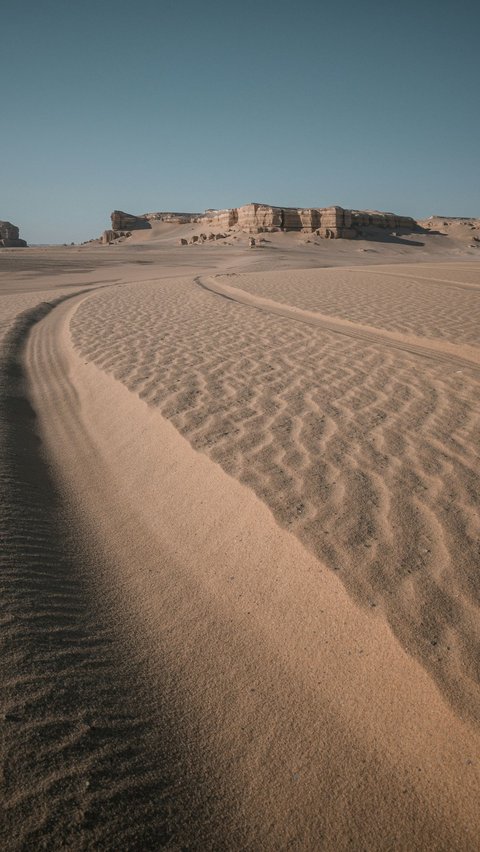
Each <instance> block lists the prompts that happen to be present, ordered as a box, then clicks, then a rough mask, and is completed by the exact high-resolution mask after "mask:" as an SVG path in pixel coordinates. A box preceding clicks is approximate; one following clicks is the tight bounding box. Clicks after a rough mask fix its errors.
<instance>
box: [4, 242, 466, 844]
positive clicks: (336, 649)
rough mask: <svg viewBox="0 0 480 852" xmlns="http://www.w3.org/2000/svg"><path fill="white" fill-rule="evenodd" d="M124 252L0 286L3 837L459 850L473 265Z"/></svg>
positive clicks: (15, 840)
mask: <svg viewBox="0 0 480 852" xmlns="http://www.w3.org/2000/svg"><path fill="white" fill-rule="evenodd" d="M122 251H123V250H122V249H121V248H119V249H118V252H119V254H118V258H119V260H118V261H117V260H115V262H114V263H113V264H110V265H109V264H108V263H106V262H105V263H101V264H100V265H99V266H97V265H95V263H93V260H92V261H91V268H86V266H85V265H84V266H82V263H81V262H80V261H78V269H77V271H76V272H74V271H73V270H72V269H70V271H68V263H67V262H66V268H65V269H64V271H63V273H62V275H60V276H58V278H57V280H56V286H55V289H51V288H50V290H49V291H48V292H45V293H43V292H41V291H38V292H37V293H28V292H27V287H28V281H27V280H26V278H28V274H27V275H26V276H25V272H23V273H22V274H20V273H19V278H18V281H17V282H16V286H17V287H18V288H19V290H20V291H21V290H23V289H24V292H20V294H19V295H18V294H17V295H15V296H9V295H8V296H3V297H2V305H3V312H2V316H3V317H4V320H5V321H4V326H3V332H4V338H3V349H2V353H3V355H2V358H3V360H2V365H3V367H2V374H1V375H2V389H3V399H4V402H5V404H4V406H3V407H2V412H3V415H2V430H3V442H2V446H3V461H2V478H1V484H2V489H3V500H2V508H3V530H4V537H5V538H6V540H7V541H8V548H7V549H6V550H5V552H4V554H3V556H2V559H3V560H4V566H5V570H4V572H3V575H2V576H3V578H4V579H3V582H4V596H3V615H2V620H3V635H4V638H5V645H4V649H5V650H4V654H3V655H2V663H1V667H2V674H3V675H4V680H5V682H6V683H7V691H6V705H5V713H4V720H5V723H6V724H5V730H6V736H5V739H4V742H3V746H2V748H3V761H4V767H5V770H4V775H5V794H6V795H5V801H6V805H7V808H6V817H5V823H4V825H5V834H4V837H5V840H4V846H5V848H8V849H12V850H13V849H21V848H32V847H37V846H41V845H42V844H45V843H46V844H47V848H52V849H57V848H63V847H64V846H65V847H66V848H69V849H83V848H90V847H91V846H93V845H94V846H95V848H99V849H113V848H120V847H121V848H129V849H130V848H131V849H149V848H152V849H157V848H163V847H165V848H168V849H172V850H173V849H180V848H188V849H216V848H226V849H252V850H257V849H271V850H274V849H275V850H276V849H287V848H288V849H298V850H306V849H308V850H310V849H311V850H314V849H315V850H316V849H319V848H322V849H335V850H336V849H348V848H365V849H369V850H370V849H378V850H381V849H382V850H383V849H386V848H392V849H393V848H395V849H410V848H425V849H438V850H440V849H445V850H447V849H449V850H451V849H458V850H467V849H469V850H470V849H472V848H475V846H476V843H477V838H478V834H479V828H480V826H479V824H478V823H479V818H478V808H477V802H478V793H479V786H480V785H479V780H480V778H479V774H478V770H479V763H478V754H479V746H480V732H479V728H478V722H479V713H478V707H479V703H478V699H479V686H478V682H479V673H478V659H479V654H478V652H479V646H480V636H479V629H478V603H479V592H480V589H479V585H478V578H477V571H476V569H477V567H478V550H477V547H478V504H477V500H478V493H479V489H478V474H479V469H478V458H477V450H478V437H479V421H480V412H479V408H478V398H479V396H478V392H479V382H480V376H479V361H480V347H479V345H478V337H477V336H476V333H475V327H476V326H475V323H476V322H477V327H478V297H477V294H476V288H477V285H480V269H479V265H478V264H476V265H473V264H471V263H469V264H461V263H456V264H438V265H436V264H431V263H427V264H421V265H418V264H411V263H410V264H409V265H402V267H401V269H399V267H398V266H395V267H394V266H391V265H390V266H383V267H379V266H375V267H374V268H373V269H371V268H365V267H363V268H362V269H359V268H348V269H345V268H342V269H333V270H332V269H316V270H312V269H308V270H296V271H293V270H291V268H290V269H289V267H290V265H291V263H292V257H290V256H287V257H286V259H285V261H282V262H281V263H280V266H282V265H284V266H285V267H286V269H283V270H282V269H277V270H276V271H273V270H272V271H262V272H261V273H260V272H255V271H252V268H253V270H255V266H256V264H257V261H256V260H252V255H253V254H254V253H250V254H249V253H248V252H245V253H244V255H245V256H244V257H243V256H241V253H240V252H239V260H238V261H237V260H233V261H232V255H229V258H228V259H225V260H223V259H222V254H221V252H222V250H221V249H215V250H214V251H213V252H212V254H211V256H210V259H209V260H208V262H207V261H205V265H204V268H203V269H199V268H198V266H197V268H196V269H193V268H192V269H190V268H189V267H190V265H192V267H194V265H195V264H194V261H191V260H188V261H186V262H185V264H184V266H183V268H182V267H181V266H179V261H178V260H177V266H176V267H175V264H174V260H175V258H174V256H173V253H172V255H171V265H170V253H169V252H170V251H171V250H170V249H166V252H168V258H169V262H168V263H166V264H165V265H164V266H160V265H159V264H158V263H157V262H156V261H155V262H153V263H148V264H145V265H143V266H142V265H139V264H138V263H135V255H133V254H132V253H130V255H128V258H129V262H128V264H126V265H125V266H124V265H123V263H122V262H121V261H120V258H121V257H122V254H121V252H122ZM225 251H226V252H227V253H228V251H229V250H226V249H224V252H225ZM232 251H235V252H236V250H234V249H232ZM113 252H114V253H117V249H114V250H113ZM177 255H178V253H177ZM99 256H100V255H99ZM166 256H167V255H166ZM94 257H95V255H92V258H94ZM124 257H125V258H127V253H125V256H124ZM82 262H83V263H84V264H86V261H82ZM269 262H271V260H270V261H269ZM232 263H233V265H234V266H235V264H236V266H237V270H238V271H239V272H240V274H238V272H237V273H236V274H235V275H232V274H228V275H225V272H229V271H230V270H229V268H230V269H231V266H232ZM262 263H267V260H263V261H262ZM242 270H243V271H242ZM49 274H50V273H49V271H48V270H47V271H46V276H45V278H46V280H47V279H48V280H50V283H52V279H51V275H50V278H49ZM22 275H23V277H22ZM122 281H123V282H125V283H121V282H122ZM8 286H9V287H10V284H8ZM38 286H39V282H38V279H37V280H36V283H35V285H34V287H33V288H32V289H35V287H38ZM14 289H15V286H13V285H12V291H13V290H14ZM349 299H350V302H349ZM40 302H42V303H43V304H40ZM22 311H23V312H24V313H23V315H22V316H20V318H19V314H21V313H22ZM39 438H40V439H41V443H40V442H39ZM19 742H21V746H20V747H19ZM48 844H49V845H48ZM62 844H63V846H62Z"/></svg>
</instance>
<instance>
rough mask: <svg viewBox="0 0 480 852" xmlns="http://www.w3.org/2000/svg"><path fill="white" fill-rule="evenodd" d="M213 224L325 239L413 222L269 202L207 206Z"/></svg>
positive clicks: (411, 225) (365, 212) (390, 216)
mask: <svg viewBox="0 0 480 852" xmlns="http://www.w3.org/2000/svg"><path fill="white" fill-rule="evenodd" d="M205 217H206V218H207V220H208V222H209V224H210V225H211V226H212V227H219V228H233V227H234V226H237V227H238V228H240V230H242V231H245V232H246V233H250V234H259V233H262V232H265V231H267V232H268V231H304V232H305V233H316V234H317V235H318V236H320V237H324V238H326V239H352V238H354V237H356V236H358V235H360V234H362V233H363V232H364V231H372V230H374V229H378V228H381V229H384V230H385V229H390V230H394V229H398V228H407V229H409V230H414V229H415V228H416V222H415V220H414V219H412V218H411V217H410V216H397V215H396V214H394V213H380V212H378V211H376V210H375V211H370V210H346V209H344V208H343V207H338V206H335V207H307V208H301V207H299V208H296V207H273V206H271V205H268V204H245V205H244V206H243V207H234V208H231V209H227V210H216V211H215V210H207V211H206V213H205Z"/></svg>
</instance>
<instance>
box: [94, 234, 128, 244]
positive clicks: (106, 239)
mask: <svg viewBox="0 0 480 852" xmlns="http://www.w3.org/2000/svg"><path fill="white" fill-rule="evenodd" d="M131 236H132V232H131V231H104V232H103V234H102V236H101V237H100V242H101V243H102V245H110V244H111V243H113V242H115V240H118V239H119V238H120V237H131Z"/></svg>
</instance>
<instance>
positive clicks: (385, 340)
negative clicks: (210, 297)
mask: <svg viewBox="0 0 480 852" xmlns="http://www.w3.org/2000/svg"><path fill="white" fill-rule="evenodd" d="M195 283H196V284H197V285H198V286H199V287H201V288H202V289H203V290H207V291H208V292H210V293H213V294H215V295H217V296H220V297H222V298H224V299H229V300H230V301H232V302H237V303H238V304H239V305H244V306H247V307H250V308H254V309H255V310H258V311H263V312H266V313H270V314H275V315H276V316H280V317H284V318H285V319H291V320H295V321H296V322H301V323H304V324H306V325H311V326H314V327H315V328H319V329H323V330H324V331H329V332H331V333H332V334H340V335H344V336H346V337H352V338H354V339H356V340H362V341H364V342H365V343H375V344H377V345H378V344H379V345H381V346H387V347H389V348H390V349H397V350H399V351H400V352H406V353H407V354H409V355H415V356H417V357H421V358H428V359H430V360H434V361H437V362H442V363H445V364H448V365H449V366H451V367H454V368H456V369H468V370H473V371H475V372H477V373H480V350H476V349H475V348H474V347H473V346H462V347H460V346H456V345H455V344H454V343H449V342H448V341H438V342H437V341H434V340H429V343H428V345H425V344H424V343H423V342H420V341H419V340H418V338H417V339H416V338H415V337H414V336H413V335H400V334H395V332H389V331H387V330H383V331H379V330H378V329H376V328H373V327H371V326H362V325H359V324H358V323H353V322H350V321H349V320H346V319H340V318H338V319H333V318H332V317H330V316H327V315H326V314H321V313H320V312H317V311H315V312H314V311H306V310H303V309H302V308H296V307H294V306H293V305H287V304H285V303H282V302H275V301H273V299H265V298H263V297H262V296H254V295H252V294H251V293H247V291H246V290H242V289H240V288H239V287H232V286H230V285H228V284H224V283H220V282H219V281H217V280H216V278H215V277H210V278H207V279H203V278H201V277H200V276H197V277H196V278H195ZM465 353H467V356H466V357H465Z"/></svg>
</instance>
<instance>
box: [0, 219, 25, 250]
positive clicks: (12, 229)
mask: <svg viewBox="0 0 480 852" xmlns="http://www.w3.org/2000/svg"><path fill="white" fill-rule="evenodd" d="M26 245H27V243H26V242H25V240H21V239H20V232H19V230H18V228H17V226H16V225H12V223H11V222H0V247H2V248H25V247H26Z"/></svg>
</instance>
